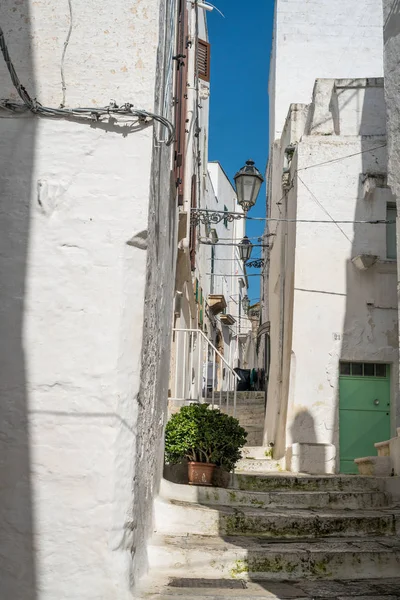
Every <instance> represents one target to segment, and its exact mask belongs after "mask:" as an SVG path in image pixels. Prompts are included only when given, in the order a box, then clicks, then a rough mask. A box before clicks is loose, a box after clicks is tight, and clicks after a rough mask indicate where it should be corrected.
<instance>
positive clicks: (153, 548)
mask: <svg viewBox="0 0 400 600" xmlns="http://www.w3.org/2000/svg"><path fill="white" fill-rule="evenodd" d="M148 557H149V564H150V568H154V569H155V572H156V573H157V574H158V576H160V577H162V576H168V577H187V578H202V577H205V576H206V577H207V578H208V579H224V578H226V579H244V580H249V579H250V580H254V579H256V580H265V579H268V580H281V581H282V580H285V581H287V580H299V579H323V580H332V579H335V580H342V579H357V578H359V579H370V578H377V579H381V580H382V579H385V578H390V577H392V578H394V577H398V575H399V568H400V541H398V540H396V539H395V538H387V537H385V538H370V539H368V538H362V539H360V540H358V539H357V538H353V539H350V540H346V539H332V538H331V539H329V540H323V541H318V542H317V541H306V542H305V541H303V542H296V543H294V542H292V543H282V542H281V541H279V540H278V541H271V540H266V539H262V538H261V539H260V538H247V537H237V538H230V539H229V541H227V540H222V539H219V538H210V537H203V536H190V537H165V536H156V537H154V538H153V540H152V543H151V544H150V546H149V552H148Z"/></svg>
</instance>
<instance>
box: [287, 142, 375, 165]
mask: <svg viewBox="0 0 400 600" xmlns="http://www.w3.org/2000/svg"><path fill="white" fill-rule="evenodd" d="M385 146H387V144H386V142H385V143H384V144H381V145H380V146H375V147H374V148H367V149H365V150H361V151H360V152H354V153H353V154H346V155H345V156H339V158H332V159H331V160H325V161H324V162H320V163H315V164H314V165H309V166H308V167H301V168H300V169H297V172H298V171H306V170H307V169H313V168H314V167H322V166H324V165H329V164H331V163H335V162H340V161H341V160H346V159H347V158H352V157H353V156H359V155H360V154H365V153H366V152H373V151H374V150H379V148H385Z"/></svg>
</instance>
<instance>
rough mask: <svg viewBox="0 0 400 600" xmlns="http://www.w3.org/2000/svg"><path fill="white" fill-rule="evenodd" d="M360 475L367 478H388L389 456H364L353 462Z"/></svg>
mask: <svg viewBox="0 0 400 600" xmlns="http://www.w3.org/2000/svg"><path fill="white" fill-rule="evenodd" d="M354 462H355V463H356V465H357V467H358V472H359V473H360V475H363V476H367V477H390V475H391V473H392V463H391V460H390V456H364V457H363V458H356V459H355V461H354Z"/></svg>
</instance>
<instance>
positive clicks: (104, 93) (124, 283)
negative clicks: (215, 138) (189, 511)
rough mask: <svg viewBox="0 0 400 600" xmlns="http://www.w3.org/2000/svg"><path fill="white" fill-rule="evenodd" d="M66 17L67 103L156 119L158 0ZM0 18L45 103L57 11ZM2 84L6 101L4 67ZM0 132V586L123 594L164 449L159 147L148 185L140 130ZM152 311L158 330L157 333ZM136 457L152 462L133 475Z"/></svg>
mask: <svg viewBox="0 0 400 600" xmlns="http://www.w3.org/2000/svg"><path fill="white" fill-rule="evenodd" d="M71 6H72V22H71V24H72V29H71V36H70V39H69V44H68V46H67V48H66V55H65V63H64V73H65V82H66V106H67V107H71V106H102V105H106V104H108V103H109V102H110V100H111V99H115V100H116V101H117V102H118V103H123V102H132V103H133V104H134V105H135V106H138V107H143V108H145V109H148V110H151V111H152V110H154V109H155V108H156V109H157V110H160V111H161V110H165V106H168V105H169V102H167V103H165V102H164V98H162V99H159V98H157V96H156V106H155V100H154V98H155V92H156V87H157V94H158V92H159V90H160V89H162V88H163V85H164V84H163V83H162V79H163V71H162V68H160V65H159V69H158V72H157V76H156V61H157V47H158V40H159V26H160V23H161V26H162V29H161V30H160V34H161V36H162V37H163V36H164V31H163V28H164V24H165V21H168V23H167V34H166V37H165V39H166V41H167V46H168V45H169V44H170V41H171V37H172V35H173V30H174V27H173V25H174V22H173V20H171V18H172V17H173V15H172V17H171V13H170V11H167V10H166V7H165V3H164V2H162V1H157V2H150V1H149V0H132V1H131V2H129V3H125V2H121V1H119V0H117V1H116V2H114V3H113V4H112V7H111V6H108V5H106V4H104V3H103V4H100V5H99V4H98V3H96V4H94V3H93V2H85V1H83V0H72V2H71ZM170 17H171V18H170ZM171 23H172V27H171ZM0 24H1V26H2V28H3V30H4V34H5V36H6V40H7V43H8V46H9V52H10V55H11V57H12V60H13V62H14V66H15V68H16V71H17V73H18V75H19V77H20V79H21V82H22V83H23V85H25V86H26V87H27V89H28V91H29V93H30V94H31V96H32V97H36V98H37V99H38V100H39V101H40V102H42V104H45V105H49V106H54V107H57V106H59V105H60V102H61V99H62V89H61V77H60V64H61V56H62V51H63V47H64V42H65V40H66V37H67V33H68V28H69V25H70V16H69V7H68V2H67V1H65V2H57V3H54V2H51V1H50V0H43V1H41V2H33V1H30V0H21V1H20V2H16V3H14V2H11V0H10V1H8V0H6V2H3V3H1V6H0ZM163 39H164V37H163ZM159 58H160V56H159ZM0 89H1V97H10V98H14V99H15V98H16V97H17V96H16V92H15V90H14V89H13V87H12V85H11V84H10V78H9V75H8V73H7V71H6V69H5V64H4V61H3V60H2V58H0ZM170 91H171V90H170V88H168V87H167V89H166V93H167V94H169V97H171V93H170ZM168 111H169V109H168ZM164 114H165V113H164ZM0 132H1V135H0V190H1V192H0V193H1V198H2V203H1V204H2V207H1V213H0V214H1V220H0V223H1V228H2V235H1V236H0V281H1V285H0V332H1V340H2V347H3V352H2V355H1V361H0V365H1V377H0V388H1V408H0V413H1V414H0V423H1V425H0V428H1V435H0V445H1V449H0V452H1V456H2V461H1V462H2V470H1V471H2V473H1V492H0V511H1V513H2V514H1V526H0V529H1V532H0V540H1V541H0V556H1V561H0V562H1V567H0V570H1V581H2V593H3V594H4V597H7V598H21V599H22V598H23V599H24V600H31V599H32V600H34V599H35V600H39V599H40V600H47V599H48V600H53V599H54V598H58V599H59V600H62V599H67V598H68V599H71V600H72V599H76V598H77V597H79V598H82V599H85V600H86V599H87V600H89V599H93V600H94V599H95V598H96V599H99V598H104V599H105V600H106V599H108V598H110V599H111V598H116V597H118V598H121V599H123V598H130V597H131V589H132V585H133V582H134V579H135V577H136V576H138V575H139V574H140V573H142V572H143V570H144V569H145V566H146V557H145V541H146V536H147V535H148V533H149V530H150V528H151V518H152V502H151V501H152V495H153V493H154V491H155V489H154V488H155V487H156V481H154V480H153V477H156V476H157V474H159V470H160V467H158V471H157V468H156V466H157V465H158V464H159V463H160V456H162V455H160V452H162V450H161V447H160V442H161V436H162V423H163V416H162V415H163V408H162V407H160V405H159V403H160V402H161V401H162V397H163V394H165V396H164V397H166V387H167V383H166V382H167V380H166V377H165V374H166V373H165V369H164V370H163V368H160V359H159V354H160V351H159V347H160V346H164V345H165V348H164V357H165V360H166V361H167V363H168V350H169V341H168V340H169V327H170V322H171V306H172V283H171V281H172V282H173V273H174V263H173V255H174V251H175V250H174V247H175V245H174V243H173V239H174V226H175V225H174V223H175V208H174V203H173V202H172V203H170V202H169V200H168V189H169V182H170V179H169V171H170V149H165V146H164V148H162V150H159V151H158V152H159V154H158V155H157V156H158V158H160V163H159V165H160V166H161V171H160V172H159V169H160V167H159V166H158V167H157V168H156V169H155V168H154V169H153V174H152V153H153V127H152V126H147V127H145V128H143V127H140V126H139V127H138V126H137V125H135V124H134V123H132V122H130V123H121V122H119V121H118V122H115V121H114V120H113V119H110V121H109V122H108V123H103V124H100V123H93V122H83V121H78V120H72V119H70V120H66V119H61V120H53V119H45V118H39V117H33V116H31V115H29V114H26V115H22V116H17V117H16V116H14V115H12V114H9V113H4V112H3V111H1V113H0ZM157 132H160V133H162V134H163V133H164V132H162V131H161V130H160V129H159V128H157ZM157 145H158V144H157ZM160 153H161V154H160ZM156 154H157V151H156ZM155 156H156V155H155ZM158 158H157V160H156V163H158ZM159 173H160V174H159ZM159 177H160V178H161V181H162V182H163V183H164V185H165V184H166V186H167V187H164V194H163V197H162V202H164V207H161V208H160V206H161V204H160V202H159V198H157V189H156V187H157V180H158V178H159ZM159 210H161V213H160V215H161V217H162V218H161V225H160V224H159V226H158V227H157V222H158V221H159V217H160V215H158V214H157V213H158V211H159ZM163 213H165V214H164V215H163ZM149 215H150V216H149ZM146 235H147V241H148V244H149V252H148V253H147V252H146ZM129 240H131V241H132V244H131V245H128V244H127V242H128V241H129ZM155 246H157V248H158V250H157V252H156V251H155V250H154V247H155ZM157 254H158V256H157ZM157 260H158V264H157ZM149 269H150V270H151V269H152V274H153V277H148V275H147V274H148V272H149ZM154 278H155V279H156V280H157V286H155V285H154V283H152V280H153V279H154ZM145 298H146V304H145ZM155 309H157V310H155ZM160 311H161V312H160ZM153 312H158V314H160V315H162V319H164V321H165V322H163V320H162V319H161V321H160V322H159V323H158V329H156V331H155V332H154V331H152V330H151V328H149V327H148V325H147V319H148V317H149V315H151V314H152V313H153ZM166 324H167V325H168V328H167V327H166V326H165V325H166ZM143 343H144V344H145V346H146V354H145V356H146V359H147V360H146V364H144V365H142V347H143ZM149 348H150V350H149ZM147 368H150V369H152V374H153V376H152V381H151V386H152V387H151V388H150V389H149V384H148V385H147V386H146V385H144V383H143V382H147V379H146V377H145V376H143V377H141V371H142V369H143V370H144V372H145V369H147ZM162 374H163V375H164V381H162V379H161V375H162ZM143 406H147V407H148V409H147V410H150V408H151V411H152V416H153V419H154V420H156V422H154V420H152V419H151V418H150V416H149V415H148V413H146V411H145V410H144V409H143ZM143 455H145V458H144V457H143ZM143 461H144V462H143ZM141 464H146V465H148V466H149V467H150V468H153V467H154V471H153V472H150V473H147V474H145V476H144V477H143V478H142V479H140V475H141V472H140V466H139V465H141ZM139 505H140V507H141V508H140V511H139V510H138V507H139Z"/></svg>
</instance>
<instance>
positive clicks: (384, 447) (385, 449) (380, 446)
mask: <svg viewBox="0 0 400 600" xmlns="http://www.w3.org/2000/svg"><path fill="white" fill-rule="evenodd" d="M374 446H375V448H376V449H377V452H378V456H390V440H387V441H385V442H377V443H376V444H374Z"/></svg>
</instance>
